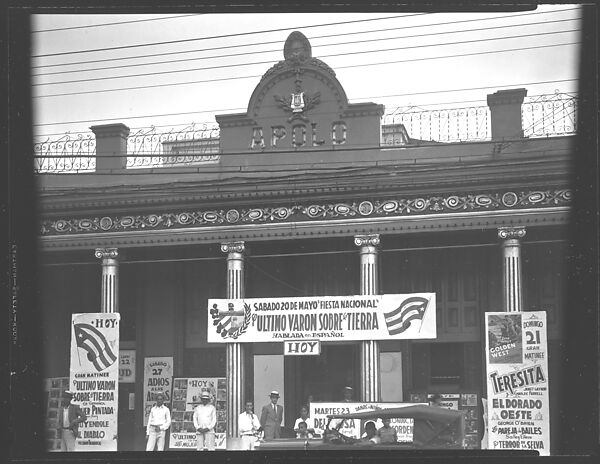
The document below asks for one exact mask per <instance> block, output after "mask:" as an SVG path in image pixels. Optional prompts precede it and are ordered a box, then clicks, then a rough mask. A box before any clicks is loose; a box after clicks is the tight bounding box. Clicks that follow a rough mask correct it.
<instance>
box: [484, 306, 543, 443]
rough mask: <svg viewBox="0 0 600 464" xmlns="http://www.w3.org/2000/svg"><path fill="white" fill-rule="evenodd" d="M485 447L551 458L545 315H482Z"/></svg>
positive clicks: (513, 313) (516, 313)
mask: <svg viewBox="0 0 600 464" xmlns="http://www.w3.org/2000/svg"><path fill="white" fill-rule="evenodd" d="M486 332H487V337H486V365H487V366H486V367H487V394H488V440H489V441H488V446H489V448H490V449H503V450H507V449H510V450H536V451H538V452H539V453H540V454H541V455H548V454H550V408H549V404H548V348H547V346H548V343H547V337H546V313H545V312H544V311H527V312H511V313H486Z"/></svg>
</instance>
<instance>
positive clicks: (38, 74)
mask: <svg viewBox="0 0 600 464" xmlns="http://www.w3.org/2000/svg"><path fill="white" fill-rule="evenodd" d="M577 20H578V19H577V18H569V19H558V20H554V21H537V22H532V23H521V24H509V25H503V26H493V27H482V28H476V29H465V30H458V31H445V32H429V33H425V34H414V35H410V36H394V37H383V38H376V39H364V40H354V41H347V42H337V43H330V44H313V45H312V48H313V49H314V48H320V47H333V46H339V45H351V44H359V43H368V42H381V41H387V40H400V39H414V38H416V37H429V36H437V35H446V34H464V33H469V32H480V31H488V30H494V29H505V28H510V27H524V26H531V25H540V24H543V25H547V24H549V23H560V22H567V21H577ZM577 30H578V31H579V30H580V29H577ZM377 32H378V31H377ZM557 32H563V31H557ZM272 43H280V41H273V42H272ZM206 50H210V49H204V50H198V51H206ZM277 52H281V49H273V50H258V51H249V52H243V53H229V54H225V55H211V56H201V57H196V58H185V59H180V60H168V61H153V62H146V63H132V64H124V65H118V66H104V67H99V68H88V69H72V70H68V71H54V72H45V73H37V74H32V76H33V77H37V76H51V75H57V74H72V73H82V72H91V71H106V70H110V69H121V68H133V67H138V66H153V65H159V64H169V65H172V64H174V63H189V62H192V61H200V60H210V59H216V58H232V57H237V56H246V55H258V54H266V53H277ZM175 53H178V52H175ZM185 53H190V52H185ZM329 56H331V55H329ZM135 58H139V57H135ZM73 64H74V63H73ZM73 64H71V63H69V64H67V65H73ZM52 66H58V65H52ZM38 67H39V66H38ZM34 68H35V66H34Z"/></svg>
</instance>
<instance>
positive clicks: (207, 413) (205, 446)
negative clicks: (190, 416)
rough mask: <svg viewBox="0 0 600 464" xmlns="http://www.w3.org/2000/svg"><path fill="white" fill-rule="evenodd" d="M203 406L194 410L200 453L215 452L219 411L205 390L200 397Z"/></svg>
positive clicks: (200, 405)
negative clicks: (205, 451) (203, 451)
mask: <svg viewBox="0 0 600 464" xmlns="http://www.w3.org/2000/svg"><path fill="white" fill-rule="evenodd" d="M200 401H201V404H199V405H198V406H196V407H195V408H194V427H195V428H196V439H197V447H196V449H197V450H198V451H202V450H208V451H214V450H215V425H216V423H217V411H216V409H215V407H214V406H213V405H212V404H211V403H210V394H209V393H208V392H207V391H206V390H204V391H203V392H202V394H201V395H200Z"/></svg>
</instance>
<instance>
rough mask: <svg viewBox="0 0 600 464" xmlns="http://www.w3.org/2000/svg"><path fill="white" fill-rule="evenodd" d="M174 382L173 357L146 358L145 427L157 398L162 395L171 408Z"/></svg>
mask: <svg viewBox="0 0 600 464" xmlns="http://www.w3.org/2000/svg"><path fill="white" fill-rule="evenodd" d="M172 381H173V357H172V356H163V357H156V358H144V426H146V424H148V416H149V415H150V410H151V409H152V406H154V404H155V403H156V396H157V395H158V394H159V393H162V394H163V395H164V397H165V403H167V406H169V407H170V405H169V403H170V402H171V382H172Z"/></svg>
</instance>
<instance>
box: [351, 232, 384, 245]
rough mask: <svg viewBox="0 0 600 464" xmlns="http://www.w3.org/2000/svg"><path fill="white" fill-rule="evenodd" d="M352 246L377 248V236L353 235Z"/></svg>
mask: <svg viewBox="0 0 600 464" xmlns="http://www.w3.org/2000/svg"><path fill="white" fill-rule="evenodd" d="M354 244H355V245H356V246H359V247H363V246H374V247H376V246H379V244H380V240H379V234H370V235H355V236H354Z"/></svg>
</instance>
